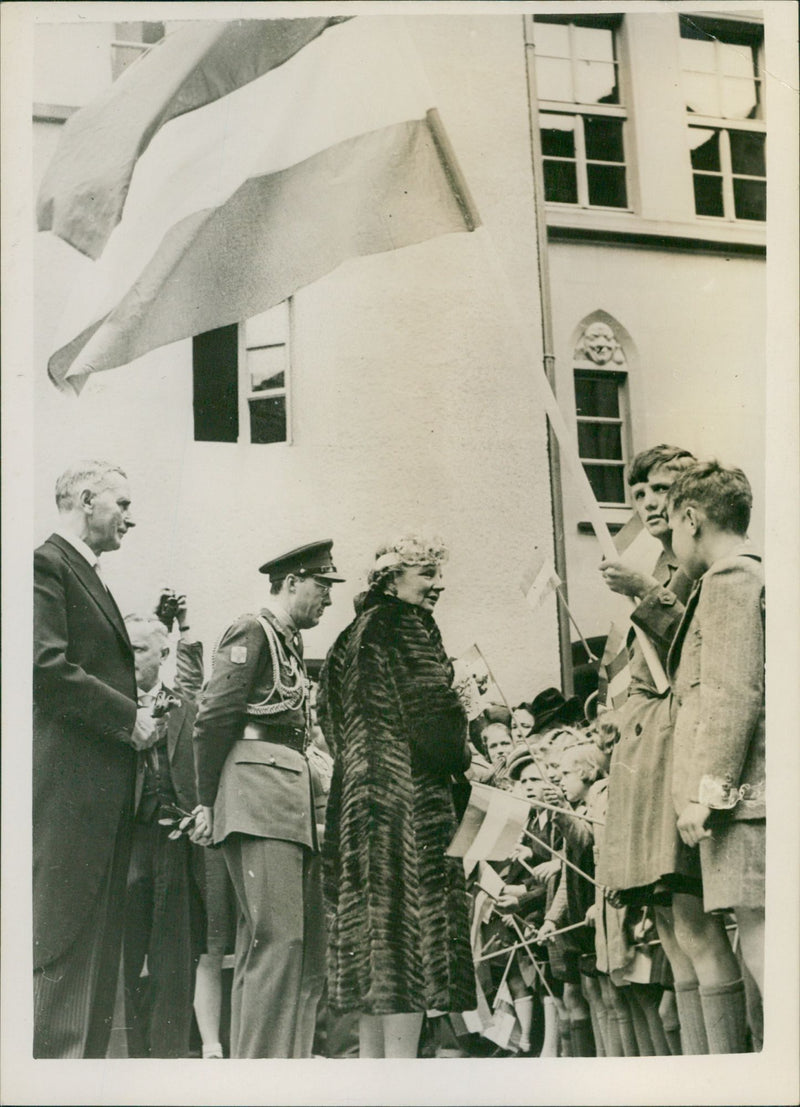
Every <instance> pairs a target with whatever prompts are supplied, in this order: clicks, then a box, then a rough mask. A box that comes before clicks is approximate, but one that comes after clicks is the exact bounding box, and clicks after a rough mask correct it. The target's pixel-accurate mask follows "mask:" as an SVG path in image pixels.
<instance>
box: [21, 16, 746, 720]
mask: <svg viewBox="0 0 800 1107" xmlns="http://www.w3.org/2000/svg"><path fill="white" fill-rule="evenodd" d="M363 18H367V17H363ZM380 18H391V17H388V16H381V17H380ZM406 23H407V26H408V28H409V30H410V32H411V35H412V38H413V40H414V42H415V44H416V46H417V48H418V50H419V53H420V57H421V59H422V62H423V65H424V67H425V70H426V73H427V76H428V79H429V81H430V84H431V85H432V87H433V90H434V93H435V96H436V101H437V106H438V108H439V110H440V112H441V116H442V119H443V121H444V124H445V127H446V128H447V130H448V133H449V137H450V140H451V142H452V145H453V147H454V149H455V151H456V154H457V157H458V159H459V162H460V165H461V168H462V170H463V173H464V176H465V178H466V180H467V181H468V183H469V186H470V189H471V191H472V194H473V197H474V200H475V203H476V206H477V208H478V211H479V212H480V213H481V216H482V219H483V224H484V227H483V229H482V230H481V231H479V232H477V233H476V234H475V235H466V234H462V235H451V236H445V237H443V238H440V239H436V240H433V241H430V242H427V243H423V244H421V245H419V246H415V247H410V248H406V249H403V250H398V251H395V252H393V253H391V254H383V255H377V256H373V257H369V258H361V259H356V260H353V261H351V262H348V263H346V264H345V265H343V266H342V267H341V268H340V269H339V270H338V271H336V272H334V273H332V274H331V275H329V276H328V277H326V278H324V279H323V280H321V281H318V282H317V283H316V284H314V285H312V286H309V287H307V288H305V289H302V290H301V291H299V292H298V293H297V294H296V295H295V296H294V297H292V299H291V300H290V301H289V302H287V303H286V304H283V305H280V306H279V307H278V308H276V309H273V310H272V311H271V312H269V313H267V314H266V315H265V316H262V317H258V318H257V319H253V320H243V321H242V323H241V324H240V325H239V326H238V327H230V328H223V329H222V330H221V331H216V332H212V333H209V334H206V335H202V336H198V337H197V338H195V339H194V340H187V341H184V342H179V343H174V344H173V345H172V346H169V347H164V348H162V349H160V350H156V351H153V352H152V353H151V354H148V355H146V356H145V357H143V358H140V359H139V360H138V361H137V362H136V363H133V364H132V365H131V366H126V367H123V368H120V369H115V370H111V371H109V372H107V373H103V374H98V375H96V376H95V377H93V378H91V379H90V380H89V382H88V384H87V386H86V388H85V389H84V391H83V393H82V394H81V396H80V397H78V398H75V397H73V396H68V395H64V394H62V393H60V392H57V391H56V389H55V388H53V386H52V385H51V384H50V382H49V381H48V379H47V376H46V368H45V367H46V361H47V356H48V354H49V352H50V351H51V347H52V337H53V333H54V330H55V326H56V323H57V320H58V314H59V309H60V306H61V304H62V303H63V300H64V298H65V295H66V291H67V289H68V288H69V286H70V284H71V283H72V282H73V281H75V280H77V279H79V277H80V274H81V271H82V269H83V268H84V267H85V266H86V265H88V264H90V263H89V262H88V261H87V260H86V259H84V258H83V257H81V256H80V255H78V254H77V252H76V251H74V250H72V249H71V248H70V247H68V246H67V245H66V244H64V243H63V242H60V241H59V240H57V239H55V238H54V237H53V236H52V235H50V234H41V235H38V236H37V242H36V259H35V262H36V305H35V306H36V333H35V342H34V365H35V372H36V385H35V389H36V443H35V457H36V510H35V525H36V528H37V534H36V538H37V540H38V539H39V538H41V537H43V536H44V535H45V534H46V533H47V531H48V528H49V526H50V524H51V521H52V515H53V505H52V486H53V482H54V480H55V477H56V476H57V475H58V473H59V472H60V471H61V469H63V467H64V466H65V465H66V464H68V463H69V462H70V461H71V460H72V459H74V458H75V457H79V456H93V455H99V456H108V457H112V458H114V459H115V460H119V461H120V462H121V463H122V464H123V465H124V466H125V467H126V468H127V470H128V472H129V476H130V477H131V481H132V485H133V490H134V508H135V509H136V514H137V516H138V528H137V529H136V530H135V531H134V532H133V533H132V534H131V535H130V536H129V537H128V538H127V539H126V543H125V546H124V548H123V550H121V551H120V553H119V554H118V555H116V556H115V557H114V558H113V559H110V560H109V568H108V574H107V575H108V577H109V579H110V580H111V582H112V587H113V588H114V590H115V593H117V594H118V595H119V596H120V599H121V603H122V606H123V607H124V608H125V609H126V610H127V609H130V608H134V607H141V606H142V605H143V604H147V603H149V602H150V601H151V599H152V598H153V597H154V596H155V594H156V593H157V590H158V588H159V586H160V585H161V584H162V583H164V582H168V583H171V584H174V585H175V586H176V587H179V588H181V589H185V590H186V591H187V592H188V594H189V596H190V601H191V604H192V612H193V614H192V620H193V624H194V625H195V626H196V627H198V629H199V630H200V632H201V634H202V636H203V637H204V638H205V640H206V641H207V643H208V645H209V647H210V645H211V643H212V641H213V640H214V638H215V637H216V635H217V634H218V633H219V631H220V630H221V629H222V628H223V626H224V625H225V623H226V621H227V620H228V619H229V618H232V617H233V616H234V615H236V614H238V613H239V612H241V611H244V610H250V609H252V607H253V606H254V605H258V604H259V603H260V597H261V596H262V595H263V583H264V582H263V578H260V577H259V576H258V574H257V573H256V570H255V567H256V566H257V565H258V564H260V563H261V562H262V561H263V560H265V559H266V558H267V557H268V556H269V555H270V554H274V553H277V552H279V551H280V550H281V549H282V548H284V547H289V546H291V545H294V544H299V543H300V542H303V541H305V540H309V539H311V538H315V537H318V536H320V537H326V536H329V537H332V538H333V539H334V550H335V560H336V562H337V565H338V566H339V568H340V569H341V570H343V571H344V573H345V575H346V576H347V577H348V584H347V585H345V586H342V587H341V588H340V589H337V590H336V592H335V604H334V607H333V609H332V611H331V612H330V613H329V614H328V615H327V616H326V619H325V621H324V622H323V624H322V625H321V626H320V627H319V628H318V629H317V630H315V631H314V632H312V633H311V634H309V636H308V643H307V653H308V654H309V656H312V657H313V656H322V655H324V652H325V650H326V648H327V646H328V645H329V643H330V641H331V640H332V638H333V636H334V634H335V633H336V632H337V631H338V630H339V629H340V628H341V627H342V626H344V625H345V624H346V623H347V621H348V620H349V618H350V616H351V613H352V598H353V596H354V595H355V593H356V592H358V591H359V590H360V588H362V587H363V585H364V576H365V571H366V568H367V566H368V564H369V560H370V555H371V552H372V551H373V549H374V547H375V545H376V544H377V543H378V542H379V541H380V540H381V539H382V538H384V537H387V536H391V535H392V534H396V533H399V532H401V531H403V530H407V529H422V530H426V531H435V532H437V533H440V534H441V535H442V536H443V537H444V538H445V540H446V541H447V543H448V545H449V547H450V549H451V560H450V564H449V567H448V577H447V581H446V583H447V591H446V593H445V597H444V599H443V601H442V602H441V604H440V607H439V612H438V613H437V618H438V619H439V621H440V623H441V626H442V630H443V634H444V637H445V642H446V644H447V646H448V648H449V650H450V651H451V652H453V653H454V654H458V653H461V652H463V651H464V650H466V649H467V648H468V647H469V646H470V645H472V643H473V642H477V643H478V645H479V646H480V648H481V649H482V650H483V652H484V654H485V655H486V657H487V660H488V661H489V664H490V665H491V667H492V669H493V671H494V674H495V676H496V678H497V680H498V682H499V683H500V686H501V687H502V688H503V690H504V691H505V693H506V695H507V696H508V698H509V699H510V700H511V701H512V702H516V701H517V700H519V699H521V698H529V697H530V696H532V695H533V694H534V693H535V692H537V691H538V690H540V689H541V688H543V687H545V686H546V685H549V684H554V683H559V681H560V680H561V673H562V666H561V662H562V659H561V658H560V657H559V636H558V626H557V615H556V604H555V600H554V598H553V597H552V596H550V597H549V598H548V599H546V600H545V601H544V602H543V603H542V604H541V606H540V607H539V608H538V609H537V610H535V611H532V610H531V609H530V608H529V607H528V606H527V605H526V604H525V602H524V599H523V596H522V593H521V591H520V587H519V582H520V579H521V577H522V575H523V573H524V572H525V570H526V569H527V568H528V567H529V565H530V564H531V563H532V562H535V561H536V560H537V558H539V557H540V556H542V555H545V554H550V553H552V552H553V550H554V543H555V544H556V545H557V544H558V543H556V537H558V539H559V540H560V541H563V549H564V551H565V567H566V578H567V585H568V590H569V597H570V604H571V607H572V609H573V613H574V615H575V618H576V621H577V623H578V625H579V626H580V627H581V629H582V630H583V632H584V634H585V635H586V636H587V637H591V638H592V639H595V638H598V637H601V636H602V635H604V634H605V632H606V631H607V628H608V622H609V618H610V616H611V614H612V613H613V610H614V605H613V604H612V602H611V600H610V597H609V596H608V595H607V594H606V593H605V590H604V588H603V586H602V584H601V582H600V580H599V577H598V575H597V573H596V571H595V570H596V565H597V563H598V561H599V558H600V553H599V549H598V546H597V541H596V539H595V538H594V536H593V535H592V534H591V533H587V530H588V529H589V528H588V527H587V520H586V518H585V512H583V510H582V508H581V504H580V500H579V498H578V497H577V495H576V493H575V491H574V488H573V485H572V482H571V478H570V474H569V472H568V471H566V469H565V470H564V472H563V474H562V475H561V481H560V487H561V492H559V482H558V481H556V482H555V484H553V482H552V481H551V473H550V468H549V458H548V445H547V434H546V425H545V419H544V416H543V413H542V411H541V408H540V406H539V405H538V403H537V400H536V389H535V387H534V384H533V377H532V374H534V373H536V374H538V373H541V372H542V358H541V355H542V354H543V353H544V352H545V351H544V348H543V330H542V317H541V312H540V291H539V261H540V259H539V256H538V253H537V208H536V203H535V194H536V187H537V181H538V182H539V183H540V184H541V186H542V188H543V192H544V199H545V203H544V215H545V220H546V226H547V235H546V244H545V250H546V261H547V268H549V276H550V280H549V287H550V293H551V301H552V335H553V350H552V352H553V353H554V354H555V386H556V392H557V395H558V399H559V403H560V406H561V408H562V411H563V413H564V415H565V418H566V419H567V421H568V423H569V424H570V426H571V427H572V428H574V430H575V435H576V440H577V442H578V447H579V451H580V455H581V458H582V460H583V462H584V464H585V467H586V471H587V474H588V475H589V479H590V481H591V483H592V486H593V488H594V489H595V492H596V494H597V497H598V500H599V501H600V502H601V504H602V510H603V513H604V515H605V516H606V518H607V520H608V522H609V524H610V525H611V526H616V525H619V524H620V523H622V522H623V521H624V520H625V519H626V518H627V517H628V515H629V511H630V506H629V501H628V498H627V494H626V490H625V485H624V480H623V471H624V465H625V462H626V461H627V460H628V459H629V458H630V456H632V454H633V453H635V452H636V451H638V450H640V449H642V448H645V447H646V446H649V445H652V444H654V443H656V442H659V441H667V442H675V443H676V444H679V445H684V446H686V447H688V448H690V449H692V450H694V451H695V452H696V453H698V454H699V455H702V456H710V455H715V456H719V458H720V459H721V460H722V461H724V462H727V463H731V464H738V465H741V466H742V467H743V468H744V469H745V470H746V471H747V472H748V474H749V475H750V476H751V479H752V480H753V484H754V488H755V490H756V499H757V501H759V500H760V499H761V497H760V495H759V493H760V491H761V490H762V489H763V453H764V418H763V415H764V371H765V367H764V330H765V321H764V320H765V304H764V295H765V291H764V277H765V265H764V257H765V218H766V211H765V186H764V141H765V127H766V114H765V100H766V96H765V91H764V88H763V82H762V79H761V76H760V74H761V72H762V58H763V29H762V27H761V24H760V23H759V21H758V20H757V18H755V17H753V16H748V17H747V18H742V17H741V16H740V15H739V14H737V12H736V11H732V12H731V13H729V15H726V16H725V18H722V16H721V15H720V14H719V13H717V14H716V15H715V17H714V19H710V18H709V17H707V16H706V17H704V16H702V15H698V16H697V17H687V16H686V15H685V13H684V14H682V15H681V16H679V15H678V14H676V13H674V12H665V13H651V12H635V11H634V12H630V13H624V14H621V15H617V16H609V15H604V16H602V17H598V16H591V17H588V16H585V15H584V14H583V13H579V14H575V15H569V14H564V15H563V16H562V15H559V16H558V17H550V16H548V17H546V18H544V17H543V18H541V19H540V18H536V19H534V18H533V17H532V16H523V15H506V14H503V15H486V14H475V15H438V14H437V15H427V14H426V15H424V16H411V17H408V18H407V19H406ZM173 27H174V25H172V24H166V25H153V24H136V25H134V24H127V25H119V24H118V25H114V24H101V23H89V22H87V21H82V22H81V23H80V24H74V23H68V24H63V23H62V24H58V25H53V24H50V25H48V24H45V23H41V24H39V25H38V26H37V27H36V38H35V80H34V98H35V107H34V161H35V165H34V176H35V178H36V180H37V181H38V179H39V178H40V177H41V173H42V172H43V169H44V166H45V165H46V163H47V160H48V159H49V157H50V156H51V154H52V151H53V149H54V144H55V143H56V142H57V140H58V134H59V131H60V127H61V124H62V122H63V120H64V119H65V118H67V117H68V115H69V113H70V110H73V109H75V108H76V107H79V106H80V105H81V104H82V103H85V102H87V101H88V99H90V98H91V96H92V95H94V94H96V93H97V92H98V91H100V90H101V89H102V88H103V87H104V85H105V84H107V83H108V82H109V81H111V80H112V79H113V78H114V76H115V75H116V74H117V73H118V72H119V71H120V70H121V68H122V67H123V66H124V65H125V64H128V63H130V60H131V59H132V58H134V57H135V56H136V55H137V54H138V53H140V52H141V51H142V50H143V49H146V48H147V47H148V45H149V43H150V42H152V41H156V40H157V39H158V38H159V37H160V36H161V35H162V34H163V33H165V32H167V33H169V32H170V31H171V30H172V29H173ZM487 240H488V241H489V242H490V245H491V249H492V251H493V253H494V256H495V257H496V258H497V259H499V262H500V265H501V267H502V269H503V270H504V272H505V275H506V276H507V278H508V284H509V287H510V289H511V293H512V296H513V298H514V300H515V302H516V305H517V307H518V308H519V310H520V312H521V313H522V317H523V320H524V323H525V325H526V327H527V329H528V335H527V337H528V339H529V344H528V346H526V348H525V349H522V348H521V347H520V343H519V342H518V340H517V339H516V338H515V335H514V328H513V326H511V325H510V320H509V316H508V308H507V304H506V302H505V299H504V295H503V290H502V289H498V287H497V281H496V279H495V277H494V275H493V270H492V267H491V265H490V264H489V263H488V261H487V256H486V242H487ZM545 333H546V332H545ZM531 349H532V350H534V351H535V352H536V356H535V357H533V356H532V355H531ZM554 488H555V493H556V495H555V500H554V495H553V489H554ZM761 518H762V516H761V514H760V512H759V510H758V509H757V512H756V519H755V527H754V530H755V536H756V537H758V528H759V527H760V526H761V523H760V519H761ZM554 523H555V527H554ZM579 653H580V651H579V650H578V651H577V652H576V656H579ZM563 660H564V661H565V662H566V661H568V659H566V658H565V659H563Z"/></svg>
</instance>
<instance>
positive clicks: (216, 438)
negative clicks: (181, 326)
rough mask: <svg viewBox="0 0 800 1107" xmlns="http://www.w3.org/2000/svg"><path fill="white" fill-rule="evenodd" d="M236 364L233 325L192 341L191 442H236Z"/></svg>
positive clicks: (236, 338) (235, 327)
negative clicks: (192, 414)
mask: <svg viewBox="0 0 800 1107" xmlns="http://www.w3.org/2000/svg"><path fill="white" fill-rule="evenodd" d="M238 362H239V326H238V324H237V323H232V324H231V325H230V326H228V327H218V328H217V329H216V330H213V331H206V332H205V333H204V334H197V335H195V336H194V338H193V339H192V368H193V375H194V394H193V403H194V438H195V442H236V441H238V439H239V394H238V386H239V364H238Z"/></svg>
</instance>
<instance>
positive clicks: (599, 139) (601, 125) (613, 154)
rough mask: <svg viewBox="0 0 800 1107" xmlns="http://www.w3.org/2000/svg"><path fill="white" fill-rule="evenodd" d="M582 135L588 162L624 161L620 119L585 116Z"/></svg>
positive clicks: (603, 116)
mask: <svg viewBox="0 0 800 1107" xmlns="http://www.w3.org/2000/svg"><path fill="white" fill-rule="evenodd" d="M583 134H584V139H585V142H586V157H587V158H588V159H589V160H590V161H625V151H624V149H623V146H622V120H621V119H609V118H608V117H607V116H605V115H586V116H584V119H583Z"/></svg>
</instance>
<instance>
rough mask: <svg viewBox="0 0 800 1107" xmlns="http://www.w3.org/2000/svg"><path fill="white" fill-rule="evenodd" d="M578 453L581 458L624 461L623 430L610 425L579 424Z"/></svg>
mask: <svg viewBox="0 0 800 1107" xmlns="http://www.w3.org/2000/svg"><path fill="white" fill-rule="evenodd" d="M578 453H579V454H580V456H581V457H583V458H586V457H600V458H610V459H614V460H615V461H622V430H621V428H620V427H619V426H618V425H613V424H609V423H578Z"/></svg>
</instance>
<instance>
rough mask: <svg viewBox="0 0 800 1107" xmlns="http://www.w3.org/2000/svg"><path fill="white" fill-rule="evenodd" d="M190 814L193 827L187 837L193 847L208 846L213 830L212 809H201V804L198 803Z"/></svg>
mask: <svg viewBox="0 0 800 1107" xmlns="http://www.w3.org/2000/svg"><path fill="white" fill-rule="evenodd" d="M192 814H193V815H194V826H193V827H192V829H191V831H190V833H189V837H190V838H191V840H192V841H193V842H194V843H195V845H198V846H210V845H211V836H212V833H213V830H214V808H213V807H203V805H202V804H200V803H198V805H197V807H195V808H194V809H193V811H192Z"/></svg>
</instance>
